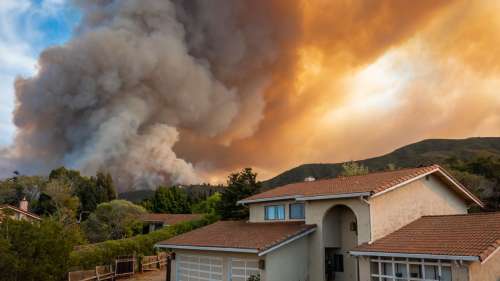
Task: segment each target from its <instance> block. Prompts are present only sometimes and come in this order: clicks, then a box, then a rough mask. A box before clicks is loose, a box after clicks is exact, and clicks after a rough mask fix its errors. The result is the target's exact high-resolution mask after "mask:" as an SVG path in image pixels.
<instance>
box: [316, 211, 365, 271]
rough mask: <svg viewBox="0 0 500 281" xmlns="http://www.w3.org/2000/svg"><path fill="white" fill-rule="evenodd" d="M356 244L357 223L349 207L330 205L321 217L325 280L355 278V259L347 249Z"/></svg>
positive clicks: (356, 267)
mask: <svg viewBox="0 0 500 281" xmlns="http://www.w3.org/2000/svg"><path fill="white" fill-rule="evenodd" d="M357 244H358V223H357V219H356V215H355V214H354V212H353V211H352V210H351V208H349V207H347V206H345V205H337V206H334V207H332V208H331V209H330V210H329V211H328V212H327V213H326V214H325V216H324V218H323V245H324V255H325V281H353V280H357V275H358V266H357V260H356V258H354V257H351V256H350V255H349V250H351V249H353V248H354V247H356V246H357Z"/></svg>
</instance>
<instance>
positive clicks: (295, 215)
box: [290, 203, 305, 220]
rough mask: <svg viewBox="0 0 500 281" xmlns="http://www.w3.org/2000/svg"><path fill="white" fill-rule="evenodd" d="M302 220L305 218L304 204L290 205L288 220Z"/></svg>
mask: <svg viewBox="0 0 500 281" xmlns="http://www.w3.org/2000/svg"><path fill="white" fill-rule="evenodd" d="M304 218H305V210H304V203H293V204H290V219H293V220H297V219H299V220H300V219H304Z"/></svg>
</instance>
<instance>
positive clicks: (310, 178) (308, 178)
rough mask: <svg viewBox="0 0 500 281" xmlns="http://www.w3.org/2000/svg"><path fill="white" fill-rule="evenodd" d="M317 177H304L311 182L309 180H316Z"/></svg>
mask: <svg viewBox="0 0 500 281" xmlns="http://www.w3.org/2000/svg"><path fill="white" fill-rule="evenodd" d="M315 180H316V179H315V178H314V177H307V178H305V179H304V181H306V182H309V181H315Z"/></svg>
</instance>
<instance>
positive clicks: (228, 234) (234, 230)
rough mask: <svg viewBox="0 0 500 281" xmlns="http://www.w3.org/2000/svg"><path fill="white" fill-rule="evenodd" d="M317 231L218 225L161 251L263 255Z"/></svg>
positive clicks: (301, 226)
mask: <svg viewBox="0 0 500 281" xmlns="http://www.w3.org/2000/svg"><path fill="white" fill-rule="evenodd" d="M315 229H316V226H315V225H306V224H304V223H298V222H288V223H248V222H244V221H219V222H216V223H214V224H211V225H208V226H205V227H202V228H200V229H197V230H193V231H191V232H188V233H185V234H181V235H179V236H176V237H173V238H171V239H169V240H166V241H162V242H159V243H158V244H157V246H158V247H162V248H173V249H194V250H196V249H200V250H209V251H210V250H213V251H231V252H243V253H258V254H260V255H264V254H265V253H266V252H268V251H270V250H272V249H273V248H275V247H279V246H280V245H284V244H286V243H288V242H291V241H294V240H295V239H298V238H300V237H303V236H305V235H307V234H309V233H311V232H313V231H314V230H315Z"/></svg>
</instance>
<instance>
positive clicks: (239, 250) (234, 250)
mask: <svg viewBox="0 0 500 281" xmlns="http://www.w3.org/2000/svg"><path fill="white" fill-rule="evenodd" d="M155 248H163V249H180V250H199V251H215V252H232V253H251V254H257V253H258V252H259V250H257V249H245V248H226V247H205V246H184V245H173V244H156V245H155Z"/></svg>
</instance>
